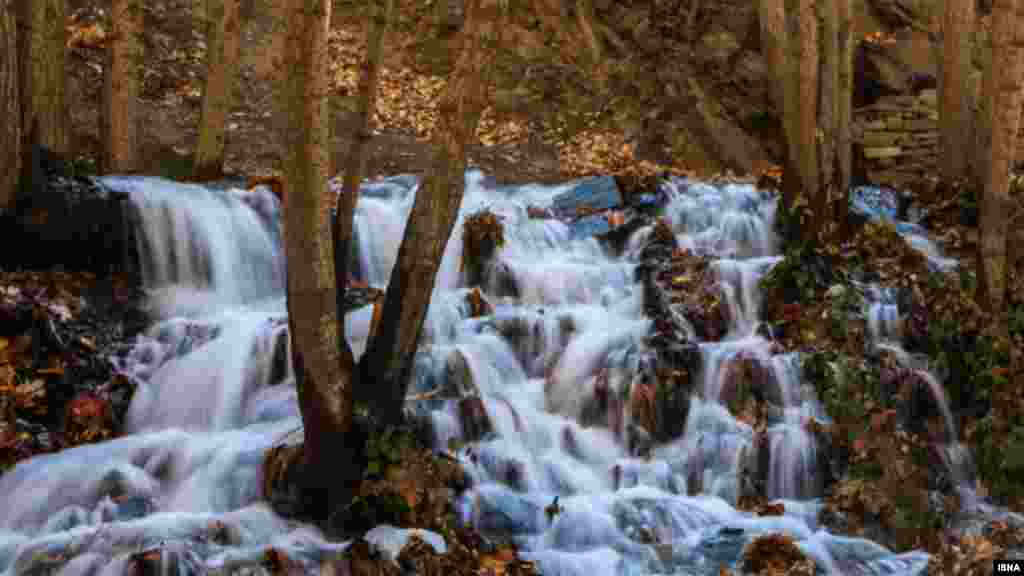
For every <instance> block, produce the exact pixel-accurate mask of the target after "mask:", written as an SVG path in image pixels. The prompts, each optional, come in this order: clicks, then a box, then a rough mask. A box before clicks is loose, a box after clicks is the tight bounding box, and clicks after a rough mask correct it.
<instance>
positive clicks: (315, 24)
mask: <svg viewBox="0 0 1024 576" xmlns="http://www.w3.org/2000/svg"><path fill="white" fill-rule="evenodd" d="M286 8H287V10H288V12H287V15H288V36H287V39H286V42H285V62H286V70H287V74H286V76H285V78H283V82H282V86H281V89H280V93H279V95H280V97H281V105H282V110H283V111H285V114H286V116H287V130H286V133H285V143H286V150H287V156H286V158H285V160H284V168H285V169H284V172H285V185H284V197H285V199H286V201H285V205H286V208H285V255H286V258H287V262H288V327H289V330H290V334H291V339H292V364H293V366H294V371H295V380H296V383H297V386H298V390H299V406H300V408H301V411H302V422H303V426H304V434H305V441H304V444H303V462H302V464H303V466H302V469H303V472H302V474H301V478H302V483H303V485H304V486H303V487H304V491H305V492H306V493H307V494H308V495H309V497H310V498H311V501H312V502H314V503H315V504H314V506H313V507H312V510H320V511H322V512H327V511H329V510H331V509H333V508H334V507H335V506H334V505H335V504H336V503H339V502H344V501H346V500H347V499H348V498H349V496H350V493H351V491H352V490H354V488H355V486H354V482H355V480H354V478H353V477H352V476H353V475H352V474H349V475H348V478H338V474H339V473H341V474H345V473H351V472H352V470H351V468H354V466H353V467H347V466H341V467H338V466H335V462H336V461H337V460H336V459H337V458H339V457H340V458H341V459H342V460H343V461H350V460H352V458H351V457H348V458H346V456H351V453H352V450H353V448H354V446H353V442H351V441H346V435H347V434H348V433H349V431H350V429H351V425H352V372H353V370H352V368H353V367H352V364H351V355H350V356H349V362H348V365H345V364H344V363H343V357H342V355H341V354H340V353H339V348H338V342H339V341H340V338H341V336H340V335H339V330H340V326H339V322H338V307H337V297H336V295H337V294H336V290H337V287H336V286H335V283H334V269H333V266H334V247H333V245H332V242H331V233H330V224H329V222H328V212H327V202H328V200H327V171H328V163H329V157H328V154H327V145H328V142H329V135H328V128H327V124H328V123H327V100H326V98H327V91H328V87H329V86H328V78H327V69H326V65H327V33H328V27H329V26H330V20H331V0H287V2H286ZM346 451H348V454H346ZM356 473H361V471H356Z"/></svg>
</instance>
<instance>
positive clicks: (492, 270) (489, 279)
mask: <svg viewBox="0 0 1024 576" xmlns="http://www.w3.org/2000/svg"><path fill="white" fill-rule="evenodd" d="M485 285H486V288H487V293H488V294H493V295H494V296H495V297H497V298H504V297H511V298H519V295H520V294H519V283H518V282H517V281H516V275H515V273H514V272H513V271H512V268H511V267H510V266H509V265H508V263H507V262H502V261H501V260H492V261H491V263H490V265H489V266H487V267H486V284H485Z"/></svg>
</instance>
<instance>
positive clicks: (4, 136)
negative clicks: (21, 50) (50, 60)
mask: <svg viewBox="0 0 1024 576" xmlns="http://www.w3.org/2000/svg"><path fill="white" fill-rule="evenodd" d="M18 69H19V67H18V30H17V19H16V17H15V14H14V5H13V4H11V3H10V2H6V1H4V0H0V117H3V118H6V119H7V120H6V121H5V122H0V167H2V169H0V216H4V215H7V214H10V213H11V212H13V210H14V203H15V201H16V199H17V196H18V176H19V175H20V174H21V101H20V98H21V96H20V94H19V92H18V84H19V82H18V72H19V70H18Z"/></svg>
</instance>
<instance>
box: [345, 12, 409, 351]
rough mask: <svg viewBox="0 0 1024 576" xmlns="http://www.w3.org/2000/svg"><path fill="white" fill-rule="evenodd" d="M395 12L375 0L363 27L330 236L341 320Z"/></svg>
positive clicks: (346, 347)
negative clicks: (362, 55) (352, 115)
mask: <svg viewBox="0 0 1024 576" xmlns="http://www.w3.org/2000/svg"><path fill="white" fill-rule="evenodd" d="M394 11H395V0H379V1H378V3H377V9H376V11H375V12H374V18H373V22H372V24H371V25H370V26H369V27H368V29H367V42H366V59H365V60H364V61H363V65H362V69H361V71H360V73H361V76H360V78H359V101H358V103H357V108H356V123H355V130H354V131H353V134H352V143H351V144H350V145H349V148H348V156H347V157H346V159H345V172H344V174H345V185H344V188H343V189H342V192H341V195H339V196H338V200H337V204H336V210H335V217H334V227H333V230H332V232H333V237H334V239H335V252H334V258H335V264H334V274H335V283H336V284H337V286H338V297H339V301H338V310H339V312H338V315H339V317H340V318H341V320H342V321H344V315H345V314H344V310H345V307H344V305H343V304H342V302H341V298H342V297H343V296H344V293H345V288H346V287H347V286H348V274H349V268H350V267H351V257H352V250H353V245H352V218H353V215H354V214H355V210H356V204H357V203H358V202H359V182H360V181H361V180H362V178H363V171H364V170H365V165H366V145H367V143H368V142H369V141H370V137H371V134H370V123H371V119H372V117H373V113H374V110H376V108H377V79H378V78H379V76H380V65H381V54H382V53H383V51H384V36H385V32H386V30H387V28H388V26H389V25H390V22H391V19H392V18H393V15H394ZM342 349H343V353H347V354H349V355H351V351H350V350H349V349H348V345H347V343H343V345H342Z"/></svg>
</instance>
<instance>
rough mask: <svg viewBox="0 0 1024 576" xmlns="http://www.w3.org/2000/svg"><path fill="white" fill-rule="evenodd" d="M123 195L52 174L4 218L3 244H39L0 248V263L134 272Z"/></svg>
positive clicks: (135, 261)
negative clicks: (10, 217) (33, 248)
mask: <svg viewBox="0 0 1024 576" xmlns="http://www.w3.org/2000/svg"><path fill="white" fill-rule="evenodd" d="M130 217H131V216H130V210H129V208H128V202H127V197H126V196H125V195H122V194H116V193H111V192H110V191H108V190H106V189H105V188H103V187H102V186H100V185H99V184H98V183H97V181H95V180H86V179H78V178H75V179H71V178H64V177H61V176H55V177H51V178H50V179H49V181H48V182H47V185H46V186H44V187H42V188H41V189H40V190H38V191H36V193H33V194H31V195H29V196H27V197H26V198H25V199H24V201H23V202H20V203H19V206H18V213H17V214H16V215H14V217H13V221H12V222H6V223H3V226H2V228H3V229H4V230H5V232H4V238H3V241H4V245H5V246H18V245H23V246H38V247H40V248H39V249H36V250H5V251H4V253H3V256H2V257H0V258H2V260H0V264H2V267H3V268H7V269H12V268H20V267H26V268H34V269H45V268H50V267H53V266H61V267H63V268H64V269H66V270H82V271H90V272H94V273H96V274H106V273H110V272H115V271H119V272H130V273H137V272H138V270H139V268H138V254H137V252H136V249H135V246H136V245H135V242H134V239H133V233H132V227H131V225H130V223H129V222H130V220H129V219H130Z"/></svg>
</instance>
